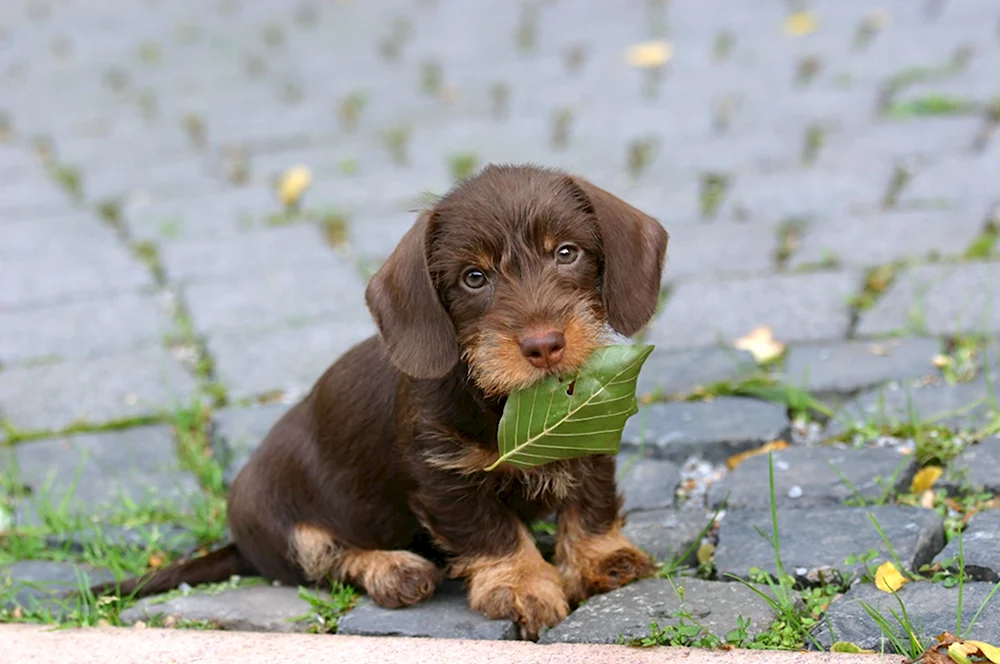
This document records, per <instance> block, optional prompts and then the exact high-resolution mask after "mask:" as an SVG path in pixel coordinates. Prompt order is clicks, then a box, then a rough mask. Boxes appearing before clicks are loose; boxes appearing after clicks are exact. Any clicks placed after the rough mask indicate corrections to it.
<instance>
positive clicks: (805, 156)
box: [802, 123, 826, 166]
mask: <svg viewBox="0 0 1000 664" xmlns="http://www.w3.org/2000/svg"><path fill="white" fill-rule="evenodd" d="M825 136H826V131H825V130H824V129H823V127H822V126H821V125H819V124H816V123H813V124H810V125H809V126H808V127H806V134H805V140H804V141H803V145H802V163H803V164H805V165H807V166H808V165H811V164H813V163H814V162H815V161H816V158H817V157H818V156H819V151H820V150H821V149H822V148H823V141H824V138H825Z"/></svg>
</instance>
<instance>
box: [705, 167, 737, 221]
mask: <svg viewBox="0 0 1000 664" xmlns="http://www.w3.org/2000/svg"><path fill="white" fill-rule="evenodd" d="M729 180H730V178H729V176H728V175H727V174H725V173H718V172H714V171H709V172H706V173H702V174H701V178H700V180H699V186H700V194H699V200H700V202H701V216H702V217H705V218H711V217H714V216H715V214H716V213H717V212H718V211H719V208H720V207H721V206H722V202H723V201H724V200H725V198H726V193H727V191H728V190H729V186H730V181H729Z"/></svg>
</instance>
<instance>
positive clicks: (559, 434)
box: [486, 346, 653, 470]
mask: <svg viewBox="0 0 1000 664" xmlns="http://www.w3.org/2000/svg"><path fill="white" fill-rule="evenodd" d="M652 352H653V346H605V347H603V348H598V349H597V350H596V351H594V353H593V354H592V355H591V356H590V357H589V358H587V361H586V362H584V364H583V366H582V367H580V371H579V372H577V374H576V376H568V377H557V376H552V377H549V378H546V379H545V380H543V381H541V382H540V383H538V384H536V385H534V386H532V387H529V388H526V389H523V390H519V391H517V392H514V393H512V394H511V395H510V396H508V397H507V404H506V405H505V406H504V409H503V416H502V417H501V418H500V426H499V428H498V430H497V442H498V446H499V450H500V458H499V459H497V460H496V462H495V463H493V464H492V465H491V466H489V467H488V468H486V470H493V469H494V468H496V467H497V466H499V465H500V464H502V463H509V464H511V465H514V466H519V467H521V468H531V467H533V466H540V465H542V464H545V463H549V462H550V461H556V460H558V459H571V458H574V457H581V456H586V455H588V454H617V453H618V448H619V446H620V445H621V441H622V430H623V429H624V428H625V421H626V420H628V418H630V417H632V416H633V415H635V414H636V413H637V412H638V405H637V403H636V398H635V389H636V380H637V379H638V377H639V370H640V369H641V368H642V365H643V363H644V362H645V361H646V358H648V357H649V354H650V353H652Z"/></svg>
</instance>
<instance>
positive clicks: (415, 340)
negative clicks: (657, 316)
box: [366, 166, 667, 395]
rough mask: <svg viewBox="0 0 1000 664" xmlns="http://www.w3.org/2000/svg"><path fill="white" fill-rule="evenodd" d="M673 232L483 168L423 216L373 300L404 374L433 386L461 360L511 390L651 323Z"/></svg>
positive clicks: (598, 201) (536, 178)
mask: <svg viewBox="0 0 1000 664" xmlns="http://www.w3.org/2000/svg"><path fill="white" fill-rule="evenodd" d="M666 247H667V232H666V231H665V230H664V229H663V227H662V226H660V224H659V223H657V222H656V220H655V219H653V218H652V217H649V216H647V215H645V214H643V213H642V212H640V211H639V210H636V209H635V208H633V207H632V206H630V205H628V204H627V203H625V202H624V201H622V200H620V199H618V198H616V197H615V196H613V195H611V194H609V193H608V192H606V191H604V190H603V189H600V188H598V187H596V186H594V185H593V184H591V183H589V182H587V181H585V180H583V179H581V178H578V177H574V176H570V175H567V174H565V173H561V172H558V171H551V170H544V169H540V168H536V167H529V166H489V167H487V168H486V169H484V170H483V171H482V172H481V173H480V174H479V175H478V176H476V177H474V178H472V179H469V180H466V181H465V182H463V183H462V184H460V185H458V186H457V187H456V188H455V189H454V190H452V191H451V192H450V193H449V194H448V195H447V196H445V197H444V198H443V199H441V200H440V201H439V202H438V203H437V205H435V206H434V207H433V208H432V209H431V210H428V211H426V212H424V213H422V214H421V215H420V218H419V219H418V220H417V223H416V224H414V226H413V227H412V228H411V229H410V231H409V232H408V233H407V234H406V235H405V236H404V237H403V239H402V241H401V242H400V243H399V246H398V247H397V248H396V250H395V251H394V252H393V254H392V255H391V256H390V257H389V259H388V261H386V263H385V264H384V265H383V266H382V268H381V269H380V270H379V271H378V273H376V275H375V276H374V277H373V278H372V280H371V282H370V283H369V285H368V290H367V293H366V300H367V302H368V307H369V309H370V310H371V312H372V314H373V316H374V317H375V322H376V324H377V325H378V328H379V331H380V333H381V336H382V339H383V341H384V342H385V344H386V347H387V349H388V352H389V356H390V358H391V359H392V362H393V363H394V364H395V365H396V367H397V368H398V369H399V370H400V371H402V372H403V373H405V374H407V375H410V376H413V377H415V378H438V377H441V376H444V375H445V374H447V373H448V372H449V371H450V370H451V369H452V368H453V367H454V366H455V364H456V363H457V362H458V361H459V359H460V358H461V359H464V360H465V361H466V362H467V363H468V366H469V371H470V373H471V375H472V377H473V379H474V380H475V382H476V384H477V385H478V386H479V387H480V388H481V389H483V390H484V391H485V392H487V393H488V394H492V395H504V394H508V393H510V392H512V391H514V390H516V389H520V388H523V387H526V386H528V385H530V384H531V383H533V382H535V381H537V380H539V379H540V378H543V377H544V376H546V375H549V374H552V373H560V374H562V373H569V372H572V371H574V370H575V369H577V368H579V366H580V365H581V364H582V363H583V361H584V360H585V359H586V357H587V356H588V355H589V354H590V353H591V352H592V351H593V350H594V349H595V348H596V347H598V346H600V345H602V344H604V343H605V342H606V341H607V339H608V335H607V333H606V330H607V327H608V326H610V327H611V328H613V329H614V330H615V331H617V332H619V333H621V334H624V335H626V336H630V335H632V334H634V333H635V332H637V331H638V330H639V329H640V328H641V327H642V326H643V325H645V324H646V322H647V321H649V319H650V318H651V317H652V315H653V312H654V311H655V309H656V304H657V299H658V295H659V289H660V275H661V272H662V269H663V260H664V255H665V252H666Z"/></svg>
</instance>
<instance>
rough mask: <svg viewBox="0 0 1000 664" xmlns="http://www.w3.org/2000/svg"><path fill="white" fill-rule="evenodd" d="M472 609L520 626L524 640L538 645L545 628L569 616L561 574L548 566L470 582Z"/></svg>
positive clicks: (546, 564) (544, 565) (493, 618)
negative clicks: (511, 621)
mask: <svg viewBox="0 0 1000 664" xmlns="http://www.w3.org/2000/svg"><path fill="white" fill-rule="evenodd" d="M469 606H470V607H472V609H473V610H475V611H479V612H480V613H482V614H483V615H485V616H486V617H487V618H490V619H492V620H500V619H507V620H513V621H516V622H517V623H518V626H519V627H520V630H521V638H524V639H530V640H532V641H535V640H537V639H538V633H539V631H541V629H542V628H543V627H554V626H556V625H557V624H559V623H560V622H562V620H563V619H564V618H565V617H566V615H567V614H568V613H569V602H568V601H567V600H566V594H565V592H564V591H563V587H562V583H561V581H560V578H559V573H558V572H557V571H556V568H555V567H553V566H552V565H549V564H548V563H542V564H540V565H533V566H531V568H528V569H523V570H517V573H516V574H513V575H508V574H502V575H484V578H479V579H477V578H476V577H475V576H473V577H472V578H471V579H470V580H469Z"/></svg>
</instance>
